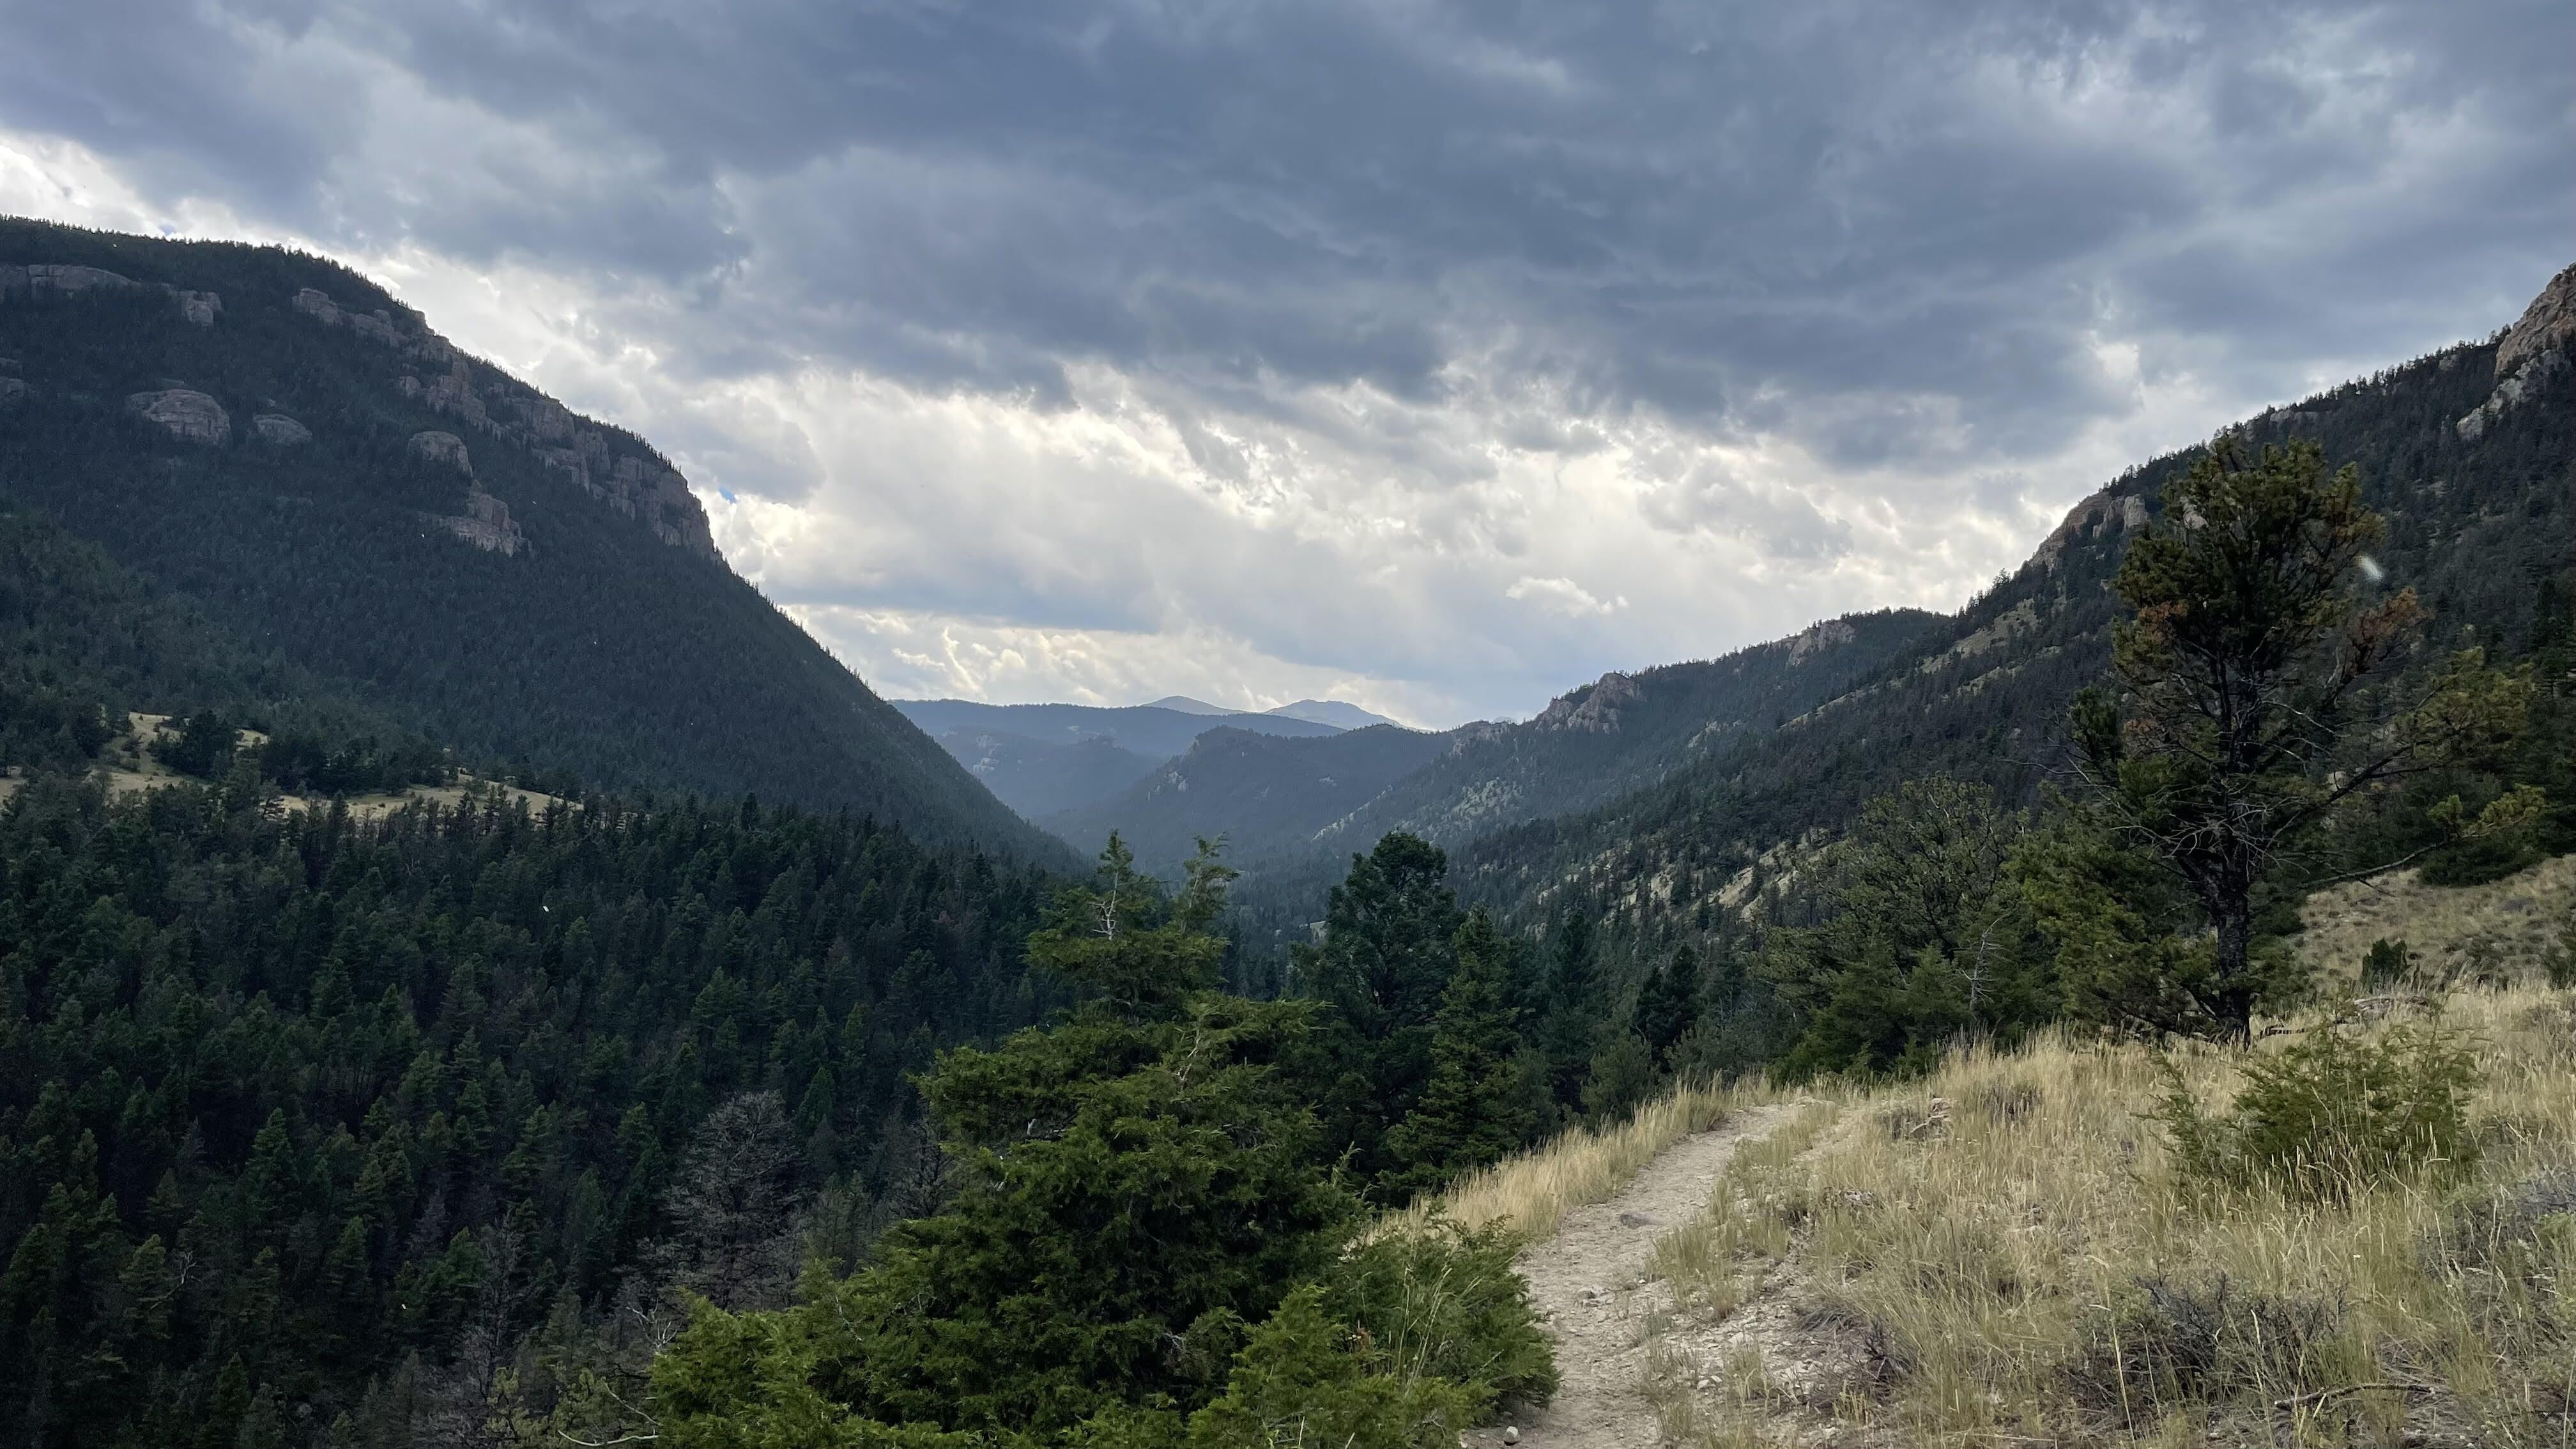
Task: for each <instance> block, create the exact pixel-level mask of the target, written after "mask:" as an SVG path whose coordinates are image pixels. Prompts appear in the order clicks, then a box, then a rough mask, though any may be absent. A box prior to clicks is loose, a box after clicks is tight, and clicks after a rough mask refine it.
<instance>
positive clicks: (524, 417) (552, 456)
mask: <svg viewBox="0 0 2576 1449" xmlns="http://www.w3.org/2000/svg"><path fill="white" fill-rule="evenodd" d="M294 307H295V310H296V311H298V312H301V313H304V314H305V315H306V316H309V317H311V318H313V319H314V320H315V321H318V322H320V323H321V324H322V325H324V326H326V327H340V326H346V327H348V328H350V329H351V330H353V331H355V332H357V333H359V334H360V335H361V336H365V337H370V338H373V339H375V340H376V341H378V342H382V343H384V344H385V345H387V346H389V347H393V348H395V349H397V350H398V351H400V352H402V353H403V355H405V356H406V357H409V358H411V359H413V360H415V361H416V362H419V363H422V364H425V366H424V367H423V371H424V372H426V373H428V376H427V377H426V379H424V378H423V377H422V376H420V375H418V374H412V373H406V374H404V375H403V376H402V377H401V378H400V379H398V380H397V381H396V382H395V384H394V386H395V388H396V390H398V391H399V392H401V394H402V395H403V397H404V398H405V399H407V400H410V401H413V402H417V403H420V404H422V405H423V406H426V407H428V408H429V409H431V410H432V411H434V412H437V413H441V414H444V415H445V416H448V417H452V418H457V419H459V420H461V421H463V422H464V423H465V424H466V425H467V426H468V427H471V428H474V429H477V430H480V431H482V432H485V433H490V434H493V435H495V436H497V437H499V438H501V439H503V440H504V441H507V442H513V443H517V444H519V445H520V446H522V447H525V448H527V449H528V450H529V451H531V452H533V453H534V454H536V456H537V458H538V459H539V460H540V461H541V462H543V463H544V464H545V465H546V466H547V467H548V468H550V469H553V470H555V471H557V472H561V473H564V474H566V475H568V476H569V477H570V479H571V480H572V482H573V483H574V484H575V485H577V486H578V487H580V489H581V490H582V491H583V492H584V493H587V494H589V495H590V496H591V497H592V498H594V499H597V500H599V501H600V502H603V503H605V504H607V505H608V506H609V507H611V508H614V509H616V510H617V511H618V512H619V513H622V514H624V515H625V516H627V517H628V518H632V519H635V520H637V521H638V522H641V523H643V524H644V525H645V526H646V527H647V528H650V529H651V530H652V531H653V536H654V537H656V538H658V539H660V540H661V541H662V542H664V543H666V544H669V545H671V546H672V547H674V548H683V549H687V550H689V551H690V552H692V553H695V554H698V555H700V556H702V557H705V558H710V559H718V560H721V559H722V557H723V555H721V554H719V553H717V552H716V546H715V539H714V536H713V535H712V534H711V533H710V532H709V531H708V528H707V515H706V510H705V509H704V508H702V507H700V506H699V504H698V500H697V497H696V495H694V494H692V493H690V492H689V484H688V480H687V479H685V478H682V477H681V476H680V475H679V473H678V472H677V471H675V470H673V469H672V468H671V467H670V466H669V465H667V464H665V463H664V462H662V461H661V460H660V459H658V458H654V457H650V456H643V457H639V456H634V455H631V454H630V455H626V456H619V455H617V454H616V452H615V451H614V450H613V449H612V448H611V447H610V443H609V439H608V437H607V436H606V435H605V434H603V433H601V432H600V431H599V430H598V429H596V428H588V427H584V426H582V420H581V419H580V418H579V417H576V416H575V415H574V414H573V413H572V412H571V411H570V410H569V409H567V408H565V407H564V405H563V404H561V403H558V402H556V401H555V400H554V399H552V398H549V397H543V396H540V395H537V394H535V393H533V392H530V391H528V390H526V389H525V388H523V387H522V386H521V385H520V384H517V383H515V382H513V381H512V380H511V379H509V378H507V377H499V378H495V377H494V376H492V375H491V374H490V373H489V372H488V371H487V372H485V373H483V374H482V376H481V381H480V385H478V382H477V371H476V364H474V363H473V362H472V361H471V360H470V359H468V358H467V357H466V356H465V355H464V354H462V353H460V352H458V351H457V350H456V349H455V348H454V347H452V346H450V345H449V344H448V343H447V341H446V339H444V338H442V337H440V336H439V335H438V334H436V333H434V332H424V333H422V334H420V335H418V336H406V335H405V334H404V333H403V332H402V331H401V330H400V329H399V328H398V327H396V325H395V324H394V321H393V318H392V317H391V315H390V314H388V313H386V312H383V311H377V312H375V313H372V314H365V313H358V312H353V311H351V310H349V309H348V308H345V307H342V306H341V305H340V304H339V303H337V302H334V301H332V300H331V298H330V296H329V295H328V294H327V293H324V292H321V291H317V290H315V289H314V288H311V287H307V288H305V289H304V290H302V291H300V292H298V293H296V294H295V301H294ZM431 369H436V370H435V371H432V370H431ZM431 438H443V439H446V442H444V443H424V442H423V441H422V440H423V439H431ZM412 446H413V447H414V448H415V449H421V450H424V452H425V455H428V456H436V457H439V458H440V459H441V460H442V461H453V462H455V464H456V466H457V468H458V469H459V470H460V471H462V472H464V473H465V474H466V475H467V476H468V477H471V476H472V475H473V469H472V468H471V467H470V466H469V465H468V464H467V462H466V460H465V443H464V440H463V439H462V438H460V437H458V436H457V435H456V434H454V433H445V432H439V433H422V434H419V435H417V436H415V437H414V438H413V439H412ZM428 449H437V450H438V451H437V452H436V453H434V454H428V453H427V452H426V450H428Z"/></svg>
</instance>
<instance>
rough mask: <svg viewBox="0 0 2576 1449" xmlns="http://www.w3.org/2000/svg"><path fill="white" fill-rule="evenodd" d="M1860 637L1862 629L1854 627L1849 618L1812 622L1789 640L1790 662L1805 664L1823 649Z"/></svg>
mask: <svg viewBox="0 0 2576 1449" xmlns="http://www.w3.org/2000/svg"><path fill="white" fill-rule="evenodd" d="M1858 637H1860V631H1859V630H1857V629H1854V628H1853V627H1852V626H1851V623H1850V621H1849V620H1845V619H1827V620H1825V621H1824V622H1823V623H1821V624H1811V625H1809V626H1808V627H1807V628H1806V629H1805V630H1804V631H1802V632H1801V633H1800V634H1799V635H1798V636H1797V637H1796V638H1794V639H1791V640H1790V641H1789V662H1790V664H1792V665H1799V664H1804V663H1806V662H1807V661H1808V660H1809V659H1810V658H1812V657H1814V656H1815V655H1816V654H1818V653H1820V652H1822V651H1823V650H1827V649H1831V648H1833V647H1834V646H1835V645H1837V644H1849V643H1850V642H1851V641H1852V640H1854V639H1856V638H1858Z"/></svg>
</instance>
